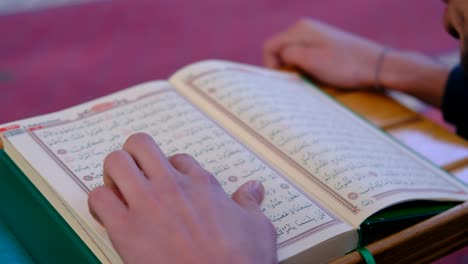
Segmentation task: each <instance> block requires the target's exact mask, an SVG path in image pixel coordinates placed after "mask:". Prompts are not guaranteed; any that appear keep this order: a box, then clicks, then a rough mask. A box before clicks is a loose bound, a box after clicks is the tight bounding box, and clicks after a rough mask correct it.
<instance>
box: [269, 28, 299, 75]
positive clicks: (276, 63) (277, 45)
mask: <svg viewBox="0 0 468 264" xmlns="http://www.w3.org/2000/svg"><path fill="white" fill-rule="evenodd" d="M291 41H292V40H291V38H290V37H289V36H288V35H287V33H285V32H283V33H280V34H278V35H276V36H274V37H272V38H270V39H269V40H267V41H266V42H265V44H264V46H263V61H264V63H265V66H267V67H270V68H278V67H280V66H281V64H282V61H281V58H280V57H279V55H280V53H281V50H282V49H283V48H284V47H285V46H287V45H288V44H289V43H291Z"/></svg>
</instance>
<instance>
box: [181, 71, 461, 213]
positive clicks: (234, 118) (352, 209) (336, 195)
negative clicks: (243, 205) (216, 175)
mask: <svg viewBox="0 0 468 264" xmlns="http://www.w3.org/2000/svg"><path fill="white" fill-rule="evenodd" d="M223 71H224V72H226V71H228V72H229V71H234V72H242V73H247V74H252V75H262V76H264V77H265V76H268V77H271V78H278V79H285V80H290V81H296V82H299V83H300V84H304V83H303V80H302V79H300V78H294V77H290V78H288V77H284V78H282V77H280V76H270V75H267V74H265V73H262V72H260V71H254V70H248V69H244V68H237V67H226V68H222V69H211V70H207V71H205V72H202V73H200V74H197V75H193V76H190V78H188V79H187V80H184V81H185V84H186V85H188V86H189V87H191V88H192V89H193V90H194V91H195V92H196V93H197V94H199V95H200V96H201V97H203V98H204V99H205V100H206V101H208V102H209V103H211V104H212V105H213V106H214V107H215V108H216V109H218V110H219V111H221V112H222V113H223V114H224V115H226V116H227V117H229V118H230V119H231V120H232V121H233V122H234V123H236V124H237V125H239V126H241V127H242V128H244V129H245V130H246V131H247V132H248V133H249V134H250V135H252V136H253V137H254V138H255V139H257V140H258V141H260V142H262V143H263V144H264V145H265V146H267V147H268V148H269V149H270V150H271V151H272V152H274V153H276V154H277V155H278V156H280V157H281V158H282V159H283V160H284V161H285V162H287V163H288V164H290V165H291V166H293V167H295V168H296V169H298V170H299V171H301V172H302V173H303V174H304V175H306V176H307V177H308V178H309V179H311V180H312V181H313V182H314V183H315V184H317V185H318V186H319V187H320V188H322V189H323V190H324V191H325V192H326V193H328V194H329V195H330V196H331V197H332V198H333V199H334V200H335V201H337V202H338V203H339V204H341V205H342V206H343V207H345V208H346V209H347V210H348V211H350V212H351V213H352V214H354V215H357V214H359V212H360V210H359V208H358V207H357V206H355V205H353V204H352V203H350V202H348V201H347V200H346V199H345V198H344V197H343V196H341V195H340V194H339V193H337V192H335V191H334V190H333V189H332V188H330V187H329V186H328V185H326V184H324V183H323V182H322V181H321V180H320V179H319V178H318V177H316V176H315V175H314V174H313V173H311V172H309V171H308V170H307V169H305V168H304V167H303V166H302V165H300V164H299V163H297V162H296V161H294V160H293V159H292V158H291V157H289V156H288V155H287V154H286V153H284V152H283V151H282V150H280V149H279V148H277V147H276V146H275V145H273V143H271V142H270V141H269V140H268V139H266V138H265V137H264V136H262V135H261V134H260V133H259V132H257V131H255V130H254V129H253V128H251V127H250V126H249V125H247V124H246V123H245V122H243V121H242V120H241V119H240V118H238V117H237V116H235V115H234V114H232V113H231V112H230V111H229V110H227V109H226V108H225V107H224V106H223V105H221V104H220V103H218V102H217V101H216V100H215V99H213V98H212V97H211V96H210V95H208V94H207V93H205V92H204V91H203V90H202V89H201V87H199V86H197V85H196V84H195V81H196V80H197V79H199V78H201V77H205V76H207V75H211V74H214V73H218V72H223ZM395 149H396V150H397V151H399V152H401V153H402V154H403V151H402V150H400V149H399V148H395ZM404 154H405V155H406V153H404ZM412 160H413V161H415V162H417V163H418V164H419V165H421V166H422V167H427V165H426V164H424V163H422V161H421V160H419V159H412ZM447 183H449V184H450V185H452V186H454V185H453V184H452V183H451V182H449V181H447ZM455 187H458V186H455ZM407 191H408V189H406V188H401V189H394V190H390V191H385V192H382V193H379V194H376V195H374V196H373V197H374V198H376V199H377V200H380V199H383V198H386V197H389V196H393V195H396V194H398V193H403V192H407ZM411 191H412V192H427V191H437V192H441V193H444V192H445V193H455V194H465V193H466V192H464V191H463V190H459V191H455V192H453V191H448V190H445V189H437V188H431V189H428V188H425V189H411Z"/></svg>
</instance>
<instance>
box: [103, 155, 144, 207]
mask: <svg viewBox="0 0 468 264" xmlns="http://www.w3.org/2000/svg"><path fill="white" fill-rule="evenodd" d="M104 178H105V179H106V178H108V179H111V181H112V183H114V184H115V185H114V186H116V189H117V190H118V192H119V193H121V194H122V196H123V201H124V202H125V203H126V204H130V203H132V202H138V200H139V194H141V193H142V192H143V191H144V190H145V189H146V188H147V187H146V185H147V184H148V183H147V180H146V178H145V176H144V175H143V173H142V172H141V170H140V168H138V166H137V165H136V163H135V161H134V160H133V159H132V157H131V156H130V154H128V153H127V152H126V151H124V150H117V151H114V152H112V153H110V154H109V155H107V157H106V158H105V160H104ZM111 187H112V186H111ZM112 188H115V187H112Z"/></svg>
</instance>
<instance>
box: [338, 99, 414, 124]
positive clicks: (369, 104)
mask: <svg viewBox="0 0 468 264" xmlns="http://www.w3.org/2000/svg"><path fill="white" fill-rule="evenodd" d="M336 100H338V101H339V102H341V103H342V104H344V105H346V106H348V107H349V108H351V109H352V110H353V111H355V112H356V113H358V114H360V115H362V116H363V117H365V118H366V119H367V120H369V121H371V122H372V123H374V124H375V125H377V126H378V127H381V128H387V127H391V126H395V125H398V124H400V123H403V122H408V121H411V120H417V119H418V118H419V115H418V114H417V113H415V112H413V111H412V110H410V109H408V108H406V107H405V106H402V105H401V104H399V103H397V102H396V101H395V100H393V99H392V98H390V97H388V96H386V95H385V94H381V93H376V92H353V93H345V94H340V95H339V96H336Z"/></svg>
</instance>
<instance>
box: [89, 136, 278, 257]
mask: <svg viewBox="0 0 468 264" xmlns="http://www.w3.org/2000/svg"><path fill="white" fill-rule="evenodd" d="M104 174H105V177H108V178H107V183H109V182H112V183H115V184H114V185H113V184H110V185H107V184H106V185H105V186H101V187H98V188H96V189H95V190H93V191H92V192H90V194H89V207H90V211H91V212H92V214H93V215H94V216H95V217H96V218H97V219H98V220H99V221H100V222H101V223H102V224H103V225H104V227H105V228H106V229H107V231H108V233H109V236H110V239H111V241H112V244H113V245H114V247H115V249H116V250H117V252H118V253H119V254H120V256H121V257H122V259H123V260H124V261H125V262H126V263H156V262H157V263H275V262H276V257H277V252H276V250H277V249H276V248H277V245H276V231H275V229H274V227H273V225H272V224H271V222H270V221H269V220H268V218H266V217H265V216H264V215H263V214H262V212H261V210H260V208H259V205H260V203H261V202H262V200H263V197H264V189H263V186H262V185H261V184H260V183H259V182H257V181H250V182H247V183H245V184H244V185H242V186H241V187H240V188H239V189H238V190H237V191H236V192H235V193H234V195H233V196H232V199H231V198H230V197H228V196H227V195H226V193H225V192H224V191H223V189H222V188H221V186H220V185H219V184H218V182H217V180H216V179H215V178H214V177H213V175H211V174H210V173H209V172H207V171H206V170H204V169H203V168H202V167H201V166H200V165H199V164H198V163H197V162H196V161H195V160H194V159H193V158H192V157H190V156H188V155H186V154H177V155H174V156H172V157H170V158H169V159H166V157H165V156H164V154H163V153H162V152H161V151H160V149H159V148H158V146H157V145H156V143H155V142H154V140H153V139H152V138H151V137H150V136H148V135H146V134H136V135H133V136H131V137H129V138H128V140H127V141H126V143H125V144H124V147H123V150H120V151H116V152H113V153H111V154H109V155H108V156H107V158H106V160H105V162H104ZM109 179H110V180H111V181H109ZM112 186H114V187H115V188H114V187H112Z"/></svg>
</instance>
